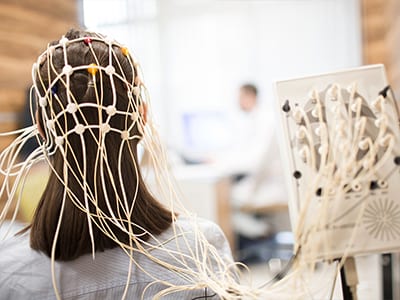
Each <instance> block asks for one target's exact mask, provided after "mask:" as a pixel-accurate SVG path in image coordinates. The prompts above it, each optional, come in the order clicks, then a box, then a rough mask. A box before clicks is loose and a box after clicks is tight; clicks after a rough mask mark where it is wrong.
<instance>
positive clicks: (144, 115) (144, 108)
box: [139, 103, 148, 125]
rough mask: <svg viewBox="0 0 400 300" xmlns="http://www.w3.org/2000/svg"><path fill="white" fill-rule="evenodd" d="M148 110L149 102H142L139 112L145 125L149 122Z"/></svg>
mask: <svg viewBox="0 0 400 300" xmlns="http://www.w3.org/2000/svg"><path fill="white" fill-rule="evenodd" d="M147 111H148V106H147V103H142V104H140V106H139V113H140V116H141V117H142V120H143V125H146V124H147Z"/></svg>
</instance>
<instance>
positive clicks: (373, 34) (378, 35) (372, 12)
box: [362, 0, 400, 100]
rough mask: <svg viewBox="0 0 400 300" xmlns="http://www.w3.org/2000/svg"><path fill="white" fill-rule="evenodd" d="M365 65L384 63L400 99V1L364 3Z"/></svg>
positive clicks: (373, 0)
mask: <svg viewBox="0 0 400 300" xmlns="http://www.w3.org/2000/svg"><path fill="white" fill-rule="evenodd" d="M362 28H363V54H364V63H365V64H373V63H383V64H385V66H386V70H387V73H388V77H389V81H390V84H391V86H392V87H393V89H394V91H395V94H396V97H397V99H398V100H400V52H399V49H400V1H399V0H362Z"/></svg>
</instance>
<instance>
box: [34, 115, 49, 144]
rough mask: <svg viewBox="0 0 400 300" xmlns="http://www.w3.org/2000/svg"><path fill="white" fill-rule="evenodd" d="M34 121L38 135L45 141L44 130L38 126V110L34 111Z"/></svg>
mask: <svg viewBox="0 0 400 300" xmlns="http://www.w3.org/2000/svg"><path fill="white" fill-rule="evenodd" d="M35 119H36V126H37V129H38V131H39V134H40V136H41V137H42V138H43V139H45V138H46V135H45V134H44V130H43V128H42V126H41V125H40V122H39V110H36V112H35Z"/></svg>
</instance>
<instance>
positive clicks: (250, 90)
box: [240, 83, 258, 96]
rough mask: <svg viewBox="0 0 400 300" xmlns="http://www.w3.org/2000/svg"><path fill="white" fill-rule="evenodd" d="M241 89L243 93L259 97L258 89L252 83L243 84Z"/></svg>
mask: <svg viewBox="0 0 400 300" xmlns="http://www.w3.org/2000/svg"><path fill="white" fill-rule="evenodd" d="M240 89H241V90H243V91H245V92H247V93H250V94H253V95H254V96H257V95H258V89H257V87H256V86H255V85H254V84H252V83H246V84H243V85H242V86H241V87H240Z"/></svg>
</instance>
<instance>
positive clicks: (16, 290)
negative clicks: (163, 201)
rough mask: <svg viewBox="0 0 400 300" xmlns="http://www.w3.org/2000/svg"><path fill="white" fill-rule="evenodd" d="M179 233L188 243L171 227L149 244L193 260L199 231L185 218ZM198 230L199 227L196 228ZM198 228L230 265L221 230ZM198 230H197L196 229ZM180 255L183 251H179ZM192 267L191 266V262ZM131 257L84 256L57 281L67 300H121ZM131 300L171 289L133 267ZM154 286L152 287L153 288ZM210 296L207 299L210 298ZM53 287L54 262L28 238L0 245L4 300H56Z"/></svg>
mask: <svg viewBox="0 0 400 300" xmlns="http://www.w3.org/2000/svg"><path fill="white" fill-rule="evenodd" d="M175 225H176V226H175V227H176V228H179V229H180V230H182V231H183V232H185V236H186V240H187V242H185V241H184V240H183V239H182V238H181V236H175V234H174V231H173V229H172V226H171V227H170V228H169V229H167V230H166V231H165V232H163V233H162V234H161V235H159V236H157V237H156V238H157V240H158V242H156V240H155V239H154V238H150V240H149V243H151V244H154V245H157V244H158V243H159V242H160V241H167V248H168V249H171V250H175V251H178V252H179V253H182V254H184V255H185V254H187V255H190V249H195V245H196V243H195V227H194V225H193V223H192V222H191V221H190V220H189V219H188V218H184V217H179V218H178V219H177V221H176V222H175ZM197 226H198V227H197ZM197 226H196V227H197V228H198V229H199V230H200V231H201V232H203V233H204V235H205V237H206V239H207V240H208V242H209V243H210V244H211V245H213V246H214V247H215V248H216V249H217V251H218V252H219V254H220V256H221V257H222V258H223V259H224V260H225V261H226V262H228V263H229V262H231V261H232V256H231V251H230V248H229V245H228V242H227V241H226V238H225V236H224V234H223V233H222V231H221V229H220V228H219V227H218V226H217V225H216V224H214V223H212V222H210V221H206V220H204V219H198V220H197ZM196 230H197V229H196ZM178 249H179V250H178ZM152 255H153V256H155V257H157V258H158V259H160V260H162V261H167V262H169V263H171V264H173V265H176V266H178V267H182V263H181V262H179V257H180V256H179V255H175V257H178V259H174V258H171V256H170V255H169V254H168V252H166V251H162V250H157V249H155V250H153V252H152ZM134 260H135V262H137V263H138V265H140V266H141V267H143V268H144V269H145V270H146V271H148V272H149V273H150V274H155V275H156V276H157V278H159V279H162V280H165V281H168V282H172V283H173V284H175V285H186V284H188V282H187V280H186V279H184V278H183V277H181V276H178V275H177V274H176V273H174V272H172V271H170V270H168V269H167V268H165V267H163V266H161V265H159V264H157V263H155V262H153V261H152V260H150V259H149V258H147V257H146V256H145V255H143V254H140V253H135V254H134ZM189 265H190V262H189ZM128 268H129V257H128V256H127V255H126V253H125V252H123V250H122V249H120V248H119V247H118V248H115V249H111V250H106V251H104V252H96V256H95V259H94V260H93V258H92V255H90V254H89V255H83V256H81V257H79V258H78V259H76V260H73V261H69V262H56V263H55V275H56V280H57V286H58V289H59V291H60V295H61V298H62V299H121V297H122V295H123V291H124V288H125V285H126V282H127V276H128ZM131 276H132V277H131V279H130V282H129V290H128V294H127V297H126V299H142V298H141V297H142V295H143V292H144V291H145V289H146V291H145V293H144V297H143V299H152V298H153V296H154V295H155V294H157V293H158V292H159V291H161V290H164V289H165V288H167V286H166V285H164V284H162V283H159V282H157V283H155V284H154V279H152V278H151V277H150V276H149V275H147V274H146V273H145V272H143V271H141V270H140V269H139V268H138V267H137V266H135V265H133V266H132V275H131ZM150 283H153V284H151V285H149V284H150ZM206 293H207V295H208V296H209V297H208V298H205V297H204V296H205V294H206ZM212 294H213V292H212V291H210V290H208V291H207V290H205V289H199V290H192V291H184V292H179V293H174V294H170V295H168V296H165V297H163V298H162V299H194V298H196V297H202V296H203V297H204V298H198V299H217V297H216V296H214V297H210V295H212ZM55 298H56V296H55V292H54V289H53V285H52V276H51V260H50V258H49V257H47V256H46V255H45V254H43V253H40V252H37V251H35V250H32V249H31V248H30V246H29V232H27V233H25V234H23V235H19V236H14V237H12V238H8V239H7V240H5V241H3V242H0V300H3V299H4V300H5V299H55Z"/></svg>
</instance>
